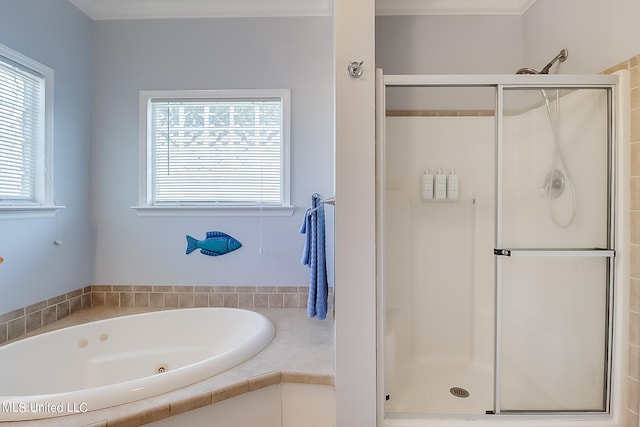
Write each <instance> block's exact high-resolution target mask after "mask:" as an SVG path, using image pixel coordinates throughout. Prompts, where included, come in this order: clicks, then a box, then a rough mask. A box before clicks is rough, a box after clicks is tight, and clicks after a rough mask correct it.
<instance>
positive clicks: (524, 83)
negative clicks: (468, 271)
mask: <svg viewBox="0 0 640 427" xmlns="http://www.w3.org/2000/svg"><path fill="white" fill-rule="evenodd" d="M626 78H627V79H628V77H626ZM620 84H621V82H620V81H619V79H618V76H612V75H511V74H508V75H384V74H383V72H382V70H377V74H376V87H377V89H376V95H377V99H376V111H377V112H376V118H377V119H376V140H377V142H376V157H377V160H376V175H377V176H376V180H377V189H376V198H377V200H376V209H377V211H378V215H377V217H378V218H377V226H376V228H377V234H378V235H377V238H376V239H377V245H378V247H380V244H381V243H383V242H382V239H383V233H382V232H381V231H382V221H381V216H380V215H381V213H382V211H383V207H384V191H382V189H383V188H384V186H383V185H381V184H383V183H384V175H385V170H384V167H385V166H384V137H385V136H384V133H385V124H384V121H385V114H384V112H385V110H386V101H385V92H386V88H387V87H493V88H496V135H495V137H496V144H495V149H496V153H495V155H496V164H495V168H496V175H495V185H496V188H495V195H494V196H495V201H496V206H495V212H494V218H495V221H496V224H495V225H496V227H495V233H496V235H495V242H494V243H495V246H494V247H495V248H497V249H498V248H500V245H499V243H501V242H502V235H501V234H498V233H500V227H498V225H499V222H498V221H501V219H502V217H501V215H502V214H501V209H500V208H501V206H498V201H499V200H500V194H501V191H502V181H501V174H502V172H501V171H500V169H501V168H500V166H501V162H502V157H501V156H502V155H501V149H502V143H503V135H502V130H501V125H502V120H503V119H502V114H503V112H504V111H503V100H502V95H503V90H504V89H505V88H509V89H511V88H522V89H525V88H527V89H540V88H549V87H558V88H560V87H562V88H567V89H573V88H575V89H580V88H585V89H586V88H606V89H609V95H608V102H609V105H608V108H609V109H610V112H611V114H610V115H609V118H608V121H609V122H608V127H609V132H608V139H609V141H608V153H609V159H608V164H609V171H608V175H607V176H608V180H609V183H608V193H609V194H608V204H609V209H608V215H609V218H608V226H609V235H608V239H607V240H608V244H609V247H608V248H607V249H606V250H605V251H604V252H599V253H591V254H588V255H587V254H585V253H580V255H587V256H606V257H608V259H609V264H608V265H609V271H608V273H609V274H608V276H609V283H608V290H607V292H608V300H607V302H606V303H607V307H608V308H607V320H608V325H607V332H606V333H607V342H606V352H607V357H606V359H607V367H606V376H607V378H606V381H605V387H606V391H605V396H606V403H605V407H606V410H605V411H604V412H602V413H600V412H590V413H588V414H584V413H583V412H578V413H567V412H562V413H559V414H558V416H560V417H565V416H567V415H572V417H571V419H572V420H575V421H578V422H580V421H585V420H594V417H598V416H600V417H603V418H595V419H600V420H601V421H602V422H603V423H604V424H603V425H605V424H607V425H609V424H608V423H609V422H613V421H612V418H610V416H611V415H612V409H613V407H614V406H615V409H616V410H618V411H619V412H621V411H622V405H621V402H622V399H621V397H620V396H616V404H615V405H613V403H612V389H613V381H614V373H613V363H614V355H613V351H614V333H615V331H614V326H615V324H616V323H623V324H624V322H625V320H624V317H623V316H622V315H620V314H615V313H616V312H615V311H614V301H615V300H616V299H617V300H619V301H620V298H622V297H619V296H616V295H615V294H614V289H615V285H616V283H617V282H616V281H619V280H621V277H622V276H625V277H626V274H622V275H621V276H620V277H616V275H615V272H616V269H617V268H624V269H626V268H627V267H626V264H622V261H621V260H620V258H619V256H618V255H617V254H616V245H617V244H622V243H623V242H620V241H616V235H617V234H618V233H619V231H618V230H617V229H616V226H618V225H619V224H617V223H616V218H617V217H619V215H620V214H619V213H618V212H616V206H618V205H619V204H620V203H623V204H624V203H625V202H624V200H623V201H620V200H618V199H617V198H618V197H619V195H618V193H617V189H616V180H618V179H621V176H619V175H618V173H619V172H618V169H617V165H616V159H617V155H618V153H617V152H616V150H617V147H618V145H619V142H618V139H619V138H620V135H618V123H619V121H618V117H617V114H618V112H617V108H618V107H619V106H620V104H621V101H620V100H619V99H618V91H617V90H616V89H617V88H618V87H619V86H620ZM627 85H628V82H625V83H624V85H623V86H622V87H626V86H627ZM381 142H382V143H381ZM623 169H624V168H623ZM498 173H499V174H500V175H498ZM627 173H628V171H626V170H623V173H622V174H621V175H622V177H626V178H628V176H627V175H626V174H627ZM623 222H624V223H627V221H623ZM620 240H624V239H620ZM625 244H626V245H628V242H627V243H625ZM502 249H504V248H502ZM378 250H379V249H378ZM525 254H527V255H532V254H533V252H532V251H522V250H520V251H515V253H514V251H513V250H512V251H511V252H510V253H509V255H516V256H517V255H525ZM503 255H506V253H505V254H503ZM537 255H542V254H541V253H537ZM545 255H552V256H567V255H576V254H575V253H572V252H571V251H566V250H553V251H548V252H547V253H546V254H545ZM498 258H499V256H494V267H495V269H494V274H495V289H494V293H495V295H494V297H495V305H494V311H495V312H494V315H495V319H494V325H495V330H494V337H493V339H494V370H495V372H494V381H495V384H494V405H495V407H494V413H492V414H486V415H481V414H479V415H478V417H477V418H478V420H476V421H479V422H480V423H482V421H481V420H482V419H485V420H489V421H488V422H489V424H486V425H491V426H493V425H509V423H511V421H510V420H513V418H512V417H516V416H518V415H522V413H519V412H516V413H514V412H508V413H507V412H502V411H501V409H500V400H499V399H500V391H501V390H500V384H499V372H498V371H499V369H498V367H499V357H500V355H499V352H498V349H499V347H498V345H499V337H500V322H499V321H500V312H499V304H498V302H499V297H500V287H501V284H500V283H498V281H499V270H498V268H499V267H498V264H499V260H498ZM626 258H628V255H625V256H624V259H626ZM376 268H377V273H376V277H377V282H378V284H377V286H376V289H377V304H378V308H377V311H378V316H377V319H378V320H377V323H378V324H377V330H378V333H377V339H378V342H379V344H378V346H377V347H378V354H377V360H378V362H377V365H378V366H377V375H378V381H377V385H378V386H377V387H378V390H377V393H376V400H377V402H378V404H377V405H376V407H377V408H378V409H377V412H378V423H379V426H387V425H392V424H389V423H393V419H387V418H386V417H385V411H384V402H385V394H384V393H385V388H384V366H385V365H384V363H385V362H384V345H382V344H383V342H384V320H385V319H384V303H385V302H384V291H385V285H384V283H383V279H382V277H383V275H382V274H381V272H382V269H383V262H382V256H381V254H380V252H378V254H377V267H376ZM615 336H616V337H617V338H618V339H619V340H620V341H622V342H624V341H625V339H624V338H623V336H622V333H621V332H618V333H615ZM621 346H622V343H618V344H616V345H615V347H616V349H618V350H621ZM623 359H624V358H623V357H622V356H620V355H617V356H616V360H617V361H618V363H619V364H620V363H622V360H623ZM615 380H616V384H617V385H616V391H618V390H622V386H621V385H620V383H621V382H622V380H623V377H622V375H621V374H620V373H617V374H616V377H615ZM543 413H544V414H548V415H554V414H556V413H554V412H546V411H545V412H543ZM499 414H503V416H496V415H499ZM525 414H526V413H525ZM619 416H620V415H619V414H618V415H617V416H616V417H619ZM437 417H438V418H442V414H439V415H437ZM445 417H449V418H455V419H458V418H464V419H468V416H457V415H451V416H445ZM412 418H413V419H414V420H415V416H413V417H412ZM503 423H506V424H503ZM482 425H485V424H482Z"/></svg>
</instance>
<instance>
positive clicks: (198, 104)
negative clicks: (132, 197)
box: [138, 90, 293, 215]
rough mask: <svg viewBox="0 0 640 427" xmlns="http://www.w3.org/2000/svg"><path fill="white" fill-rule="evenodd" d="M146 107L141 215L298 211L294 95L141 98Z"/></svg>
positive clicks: (155, 94)
mask: <svg viewBox="0 0 640 427" xmlns="http://www.w3.org/2000/svg"><path fill="white" fill-rule="evenodd" d="M140 105H141V121H142V123H141V129H142V132H141V152H142V154H143V155H142V156H141V158H142V161H143V164H142V165H141V171H142V173H141V196H140V206H138V208H139V209H141V210H143V211H145V209H146V212H145V213H147V214H149V213H150V212H154V213H161V214H166V213H167V212H179V213H184V212H187V213H189V214H192V213H194V212H198V211H200V212H206V213H207V214H210V213H211V211H215V212H217V213H221V212H222V213H224V214H228V213H233V214H234V215H236V214H252V212H255V211H257V210H260V212H262V213H263V214H264V212H265V210H266V211H268V212H271V213H276V214H277V212H281V213H282V212H284V213H285V214H286V213H288V214H290V213H292V212H293V208H292V207H291V206H289V129H288V126H289V91H288V90H232V91H142V92H141V99H140ZM215 212H214V213H215Z"/></svg>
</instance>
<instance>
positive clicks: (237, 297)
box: [0, 285, 334, 345]
mask: <svg viewBox="0 0 640 427" xmlns="http://www.w3.org/2000/svg"><path fill="white" fill-rule="evenodd" d="M308 290H309V288H308V287H307V286H184V285H175V286H171V285H92V286H86V287H84V288H81V289H76V290H74V291H71V292H67V293H65V294H62V295H58V296H55V297H53V298H49V299H47V300H43V301H40V302H37V303H35V304H31V305H29V306H27V307H22V308H19V309H17V310H13V311H10V312H8V313H4V314H0V345H2V344H4V343H6V342H8V341H11V340H14V339H16V338H19V337H21V336H23V335H25V334H27V333H29V332H32V331H35V330H36V329H39V328H41V327H43V326H47V325H49V324H50V323H52V322H55V321H56V320H60V319H63V318H65V317H67V316H68V315H70V314H73V313H75V312H76V311H78V310H81V309H86V308H92V307H103V306H104V307H149V308H190V307H230V308H246V309H253V308H306V307H307V299H308V297H309V293H308ZM333 303H334V294H333V288H329V301H328V305H329V309H332V308H333Z"/></svg>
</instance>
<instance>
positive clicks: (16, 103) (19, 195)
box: [0, 56, 45, 204]
mask: <svg viewBox="0 0 640 427" xmlns="http://www.w3.org/2000/svg"><path fill="white" fill-rule="evenodd" d="M44 108H45V106H44V78H43V77H42V76H40V75H39V74H38V73H36V72H34V71H32V70H30V69H28V68H26V67H23V66H21V65H19V64H17V63H15V62H14V61H11V60H9V59H8V58H5V57H3V56H0V203H1V204H7V203H9V204H16V203H33V204H35V203H40V202H42V200H41V199H42V194H41V193H42V179H43V178H41V175H42V174H44V159H43V156H44V154H43V151H44Z"/></svg>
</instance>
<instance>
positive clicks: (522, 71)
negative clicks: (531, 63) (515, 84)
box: [516, 68, 539, 74]
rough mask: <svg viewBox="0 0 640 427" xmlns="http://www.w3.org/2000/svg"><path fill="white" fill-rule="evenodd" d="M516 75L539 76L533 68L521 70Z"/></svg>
mask: <svg viewBox="0 0 640 427" xmlns="http://www.w3.org/2000/svg"><path fill="white" fill-rule="evenodd" d="M516 74H539V73H538V72H537V71H536V70H534V69H533V68H520V69H519V70H518V71H516Z"/></svg>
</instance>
